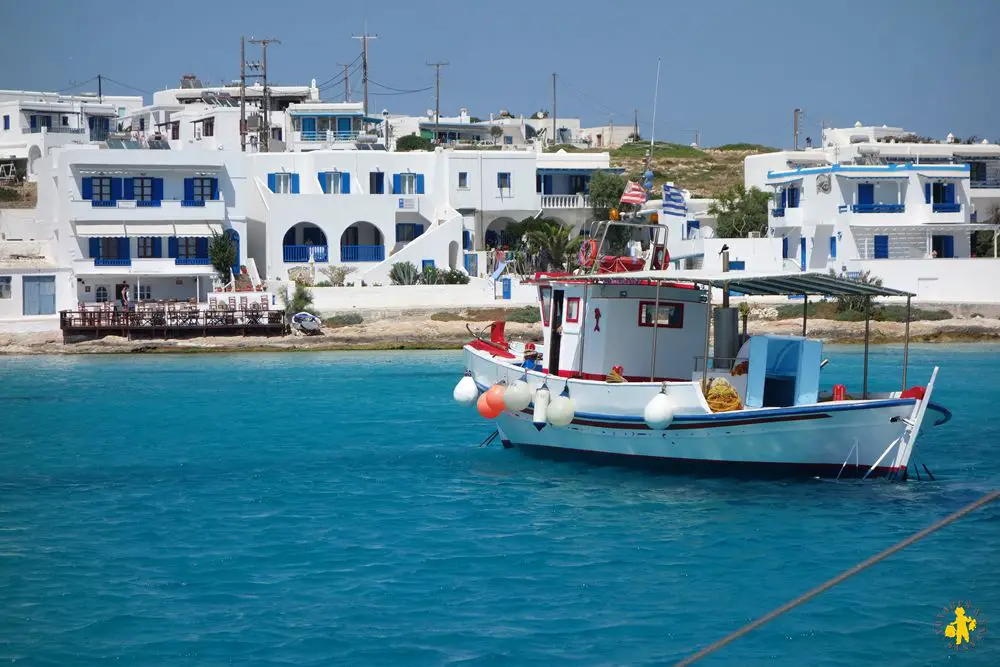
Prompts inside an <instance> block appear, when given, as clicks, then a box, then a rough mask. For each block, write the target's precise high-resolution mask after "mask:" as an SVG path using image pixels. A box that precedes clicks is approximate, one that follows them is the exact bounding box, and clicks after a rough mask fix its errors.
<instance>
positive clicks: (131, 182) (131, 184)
mask: <svg viewBox="0 0 1000 667" xmlns="http://www.w3.org/2000/svg"><path fill="white" fill-rule="evenodd" d="M122 186H123V189H122V199H135V179H134V178H126V179H124V181H122Z"/></svg>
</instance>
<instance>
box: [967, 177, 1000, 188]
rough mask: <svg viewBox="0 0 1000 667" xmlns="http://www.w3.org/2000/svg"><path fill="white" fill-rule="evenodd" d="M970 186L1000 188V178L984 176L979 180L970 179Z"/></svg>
mask: <svg viewBox="0 0 1000 667" xmlns="http://www.w3.org/2000/svg"><path fill="white" fill-rule="evenodd" d="M969 187H971V188H972V189H973V190H979V189H986V188H998V189H1000V178H982V179H979V180H972V181H969Z"/></svg>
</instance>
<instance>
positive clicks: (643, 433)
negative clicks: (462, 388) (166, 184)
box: [466, 348, 931, 478]
mask: <svg viewBox="0 0 1000 667" xmlns="http://www.w3.org/2000/svg"><path fill="white" fill-rule="evenodd" d="M466 361H467V366H468V367H469V369H470V371H471V372H472V374H473V377H474V378H475V380H476V382H477V384H478V385H479V386H480V388H481V389H485V388H488V387H489V386H490V385H492V384H493V383H495V382H497V381H500V380H506V381H507V382H511V381H513V380H514V379H517V378H519V377H522V376H525V375H526V377H527V379H528V381H529V384H531V385H532V387H533V388H536V387H538V386H541V384H542V383H543V382H545V383H547V385H548V388H549V390H550V391H551V392H552V395H553V396H555V395H556V394H558V393H559V392H560V391H561V390H562V389H563V387H567V388H568V390H569V392H570V395H571V397H572V398H573V400H574V403H576V405H577V407H576V415H575V417H574V419H573V422H572V423H571V424H569V425H568V426H564V427H556V426H553V425H552V424H545V425H543V426H542V428H540V429H539V428H537V427H536V425H535V424H533V423H532V406H529V407H528V408H527V409H526V410H524V411H522V412H519V413H512V412H509V411H505V412H503V413H501V414H500V416H498V417H497V418H496V424H497V426H498V429H499V431H500V438H501V440H502V442H503V443H504V445H505V446H508V447H518V448H522V449H524V450H526V452H528V453H533V454H540V455H544V456H549V457H557V458H567V457H571V458H580V457H583V458H589V459H592V460H596V461H599V462H605V463H611V464H624V465H641V466H643V467H649V466H652V467H656V468H661V469H666V470H670V471H677V472H689V471H691V472H699V473H709V474H713V473H722V474H738V475H740V474H747V475H749V476H753V477H759V476H781V477H785V476H820V477H840V478H851V477H864V476H867V477H885V476H888V477H900V476H903V477H905V474H906V467H907V464H908V460H909V457H910V454H911V452H912V446H913V441H914V439H915V438H916V432H915V431H913V432H911V433H908V432H907V429H908V426H909V425H910V424H913V423H914V419H915V418H916V417H917V416H918V415H917V413H918V408H919V407H920V404H921V403H924V402H926V401H929V400H930V396H929V392H928V395H926V396H925V398H924V399H923V400H922V401H920V400H917V399H915V398H898V397H888V398H884V399H875V400H865V401H826V402H821V403H817V404H813V405H805V406H795V407H787V408H758V409H743V410H739V411H735V412H722V413H711V412H710V411H706V410H705V409H704V408H703V407H701V406H699V405H695V404H694V403H692V404H690V405H688V406H687V407H686V408H682V409H681V410H680V411H679V413H680V414H678V415H677V416H676V417H675V418H674V420H673V422H672V423H671V424H670V426H669V427H668V428H666V429H664V430H653V429H650V428H649V427H648V426H647V425H646V423H645V421H644V420H643V417H642V409H643V407H644V406H645V404H646V402H648V400H649V399H650V398H652V397H653V396H654V395H655V394H656V393H657V392H658V391H660V388H661V386H662V385H661V383H630V384H628V385H609V384H607V383H602V382H594V381H586V380H568V379H565V378H555V377H551V376H549V377H546V376H543V375H542V374H540V373H528V374H524V373H522V372H521V371H520V369H518V368H517V367H513V366H511V365H510V364H509V363H507V362H505V361H504V360H501V359H497V358H494V357H492V356H490V355H489V354H488V353H484V352H482V351H480V350H472V349H469V348H466ZM696 387H697V383H676V386H673V385H668V388H669V389H671V390H674V389H676V394H677V396H678V397H679V398H678V399H677V400H681V401H683V399H684V398H685V397H686V396H688V394H690V395H691V396H694V394H695V393H697V398H700V391H698V390H697V388H696ZM930 388H931V387H928V389H930ZM689 390H690V391H689ZM691 400H692V401H693V400H694V399H693V398H692V399H691ZM919 412H920V414H919V418H920V419H922V416H923V414H922V411H919ZM916 429H917V430H919V420H917V423H916Z"/></svg>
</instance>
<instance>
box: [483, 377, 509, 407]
mask: <svg viewBox="0 0 1000 667" xmlns="http://www.w3.org/2000/svg"><path fill="white" fill-rule="evenodd" d="M506 391H507V387H505V386H503V385H502V384H495V385H493V386H492V387H490V388H489V390H488V391H487V392H486V405H488V406H490V409H491V410H495V411H496V413H497V414H500V413H501V412H503V410H504V408H505V407H507V406H506V405H504V402H503V395H504V393H505V392H506Z"/></svg>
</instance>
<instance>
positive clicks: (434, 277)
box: [420, 266, 441, 285]
mask: <svg viewBox="0 0 1000 667" xmlns="http://www.w3.org/2000/svg"><path fill="white" fill-rule="evenodd" d="M420 282H422V283H423V284H424V285H437V284H438V283H439V282H441V270H440V269H438V268H437V267H436V266H425V267H424V270H423V271H421V272H420Z"/></svg>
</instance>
